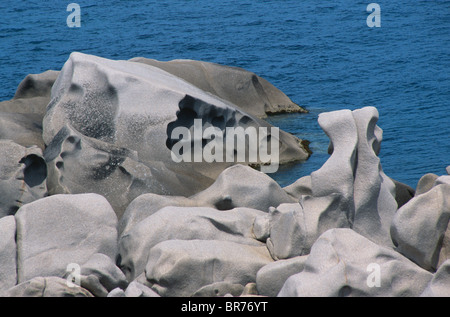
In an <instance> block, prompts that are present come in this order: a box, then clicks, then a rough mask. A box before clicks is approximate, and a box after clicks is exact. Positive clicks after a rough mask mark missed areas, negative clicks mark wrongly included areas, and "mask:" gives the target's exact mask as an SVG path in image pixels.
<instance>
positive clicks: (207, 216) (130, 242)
mask: <svg viewBox="0 0 450 317" xmlns="http://www.w3.org/2000/svg"><path fill="white" fill-rule="evenodd" d="M263 213H264V212H262V211H259V210H256V209H249V208H236V209H233V210H227V211H222V210H217V209H214V208H210V207H164V208H162V209H160V210H159V211H158V212H156V213H154V214H152V215H151V216H148V217H147V218H145V219H144V220H142V221H140V222H139V223H138V224H136V225H134V226H133V227H132V228H131V229H130V230H129V231H127V232H126V233H124V234H122V235H121V237H120V240H119V259H120V261H119V265H120V268H121V269H122V271H124V272H125V274H126V276H127V278H128V280H129V281H132V280H133V279H134V278H135V277H136V276H138V275H139V274H141V273H142V272H144V269H145V265H146V263H147V257H148V254H149V251H150V250H151V248H152V247H154V246H155V245H156V244H158V243H160V242H163V241H166V240H179V241H180V240H220V241H230V242H236V243H240V244H246V245H254V246H263V245H264V244H263V243H262V242H259V241H258V240H256V239H255V238H254V235H253V230H252V229H253V222H254V220H255V218H256V217H257V216H260V215H261V214H263Z"/></svg>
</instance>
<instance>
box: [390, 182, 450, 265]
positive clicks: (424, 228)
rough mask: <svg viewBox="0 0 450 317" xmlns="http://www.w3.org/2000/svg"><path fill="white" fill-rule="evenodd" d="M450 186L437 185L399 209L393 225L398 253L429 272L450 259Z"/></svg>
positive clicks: (394, 240)
mask: <svg viewBox="0 0 450 317" xmlns="http://www.w3.org/2000/svg"><path fill="white" fill-rule="evenodd" d="M449 220H450V185H448V184H442V185H437V186H434V187H433V188H431V189H430V190H428V191H427V192H425V193H423V194H420V195H419V196H416V197H414V198H413V199H412V200H411V201H410V202H408V203H407V204H406V205H404V206H403V207H402V208H400V209H399V210H398V211H397V213H396V214H395V217H394V219H393V222H392V227H391V236H392V240H393V242H394V243H395V245H396V247H397V248H396V249H397V250H398V251H399V252H400V253H402V254H403V255H405V256H406V257H408V258H410V259H411V260H412V261H414V262H416V263H417V264H418V265H420V266H421V267H423V268H424V269H426V270H430V271H434V270H436V269H437V268H438V266H439V264H441V263H443V262H444V261H446V260H447V259H450V245H449V244H448V243H449V242H450V239H449V236H450V233H448V231H449V229H448V224H449Z"/></svg>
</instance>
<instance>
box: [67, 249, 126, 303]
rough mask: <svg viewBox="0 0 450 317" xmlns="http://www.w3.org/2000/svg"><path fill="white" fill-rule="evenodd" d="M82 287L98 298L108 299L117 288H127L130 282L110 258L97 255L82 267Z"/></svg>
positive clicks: (100, 254)
mask: <svg viewBox="0 0 450 317" xmlns="http://www.w3.org/2000/svg"><path fill="white" fill-rule="evenodd" d="M65 277H66V278H67V274H66V276H65ZM80 286H81V287H83V288H84V289H87V290H88V291H90V292H91V293H92V294H93V295H94V296H96V297H106V296H107V295H108V293H109V292H110V291H112V290H113V289H115V288H117V287H118V288H121V289H125V288H127V286H128V282H127V280H126V277H125V275H124V274H123V272H122V271H121V270H120V269H119V268H118V267H117V266H116V265H115V264H114V262H113V260H112V259H111V258H110V257H109V256H107V255H105V254H102V253H95V254H93V255H92V256H91V257H90V258H89V260H87V262H85V263H83V264H82V265H81V266H80Z"/></svg>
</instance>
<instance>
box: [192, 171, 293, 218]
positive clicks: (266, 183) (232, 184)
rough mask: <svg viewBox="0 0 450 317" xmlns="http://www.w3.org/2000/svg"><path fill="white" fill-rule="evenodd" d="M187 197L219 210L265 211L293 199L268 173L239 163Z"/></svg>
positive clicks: (291, 201)
mask: <svg viewBox="0 0 450 317" xmlns="http://www.w3.org/2000/svg"><path fill="white" fill-rule="evenodd" d="M190 199H192V200H194V201H197V202H199V203H200V204H202V205H209V206H214V207H215V208H217V209H221V210H226V209H232V208H235V207H247V208H253V209H258V210H262V211H265V212H268V211H269V208H270V207H276V206H278V205H280V204H283V203H293V202H295V199H294V198H293V197H291V196H289V195H288V194H287V193H286V192H285V191H284V190H283V189H282V188H281V187H280V185H279V184H278V183H277V182H275V181H274V180H273V179H272V178H271V177H269V176H268V175H266V174H264V173H262V172H260V171H257V170H255V169H253V168H251V167H248V166H244V165H241V164H236V165H234V166H231V167H229V168H227V169H225V170H224V171H223V172H222V173H221V174H220V175H219V176H218V177H217V179H216V181H215V182H214V183H213V184H212V185H211V186H209V187H208V188H206V189H205V190H203V191H201V192H199V193H198V194H196V195H193V196H191V197H190Z"/></svg>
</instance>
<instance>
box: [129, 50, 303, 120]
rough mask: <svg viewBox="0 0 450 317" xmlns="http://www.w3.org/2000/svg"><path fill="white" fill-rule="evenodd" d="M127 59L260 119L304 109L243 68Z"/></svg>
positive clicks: (203, 63)
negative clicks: (174, 78)
mask: <svg viewBox="0 0 450 317" xmlns="http://www.w3.org/2000/svg"><path fill="white" fill-rule="evenodd" d="M130 61H132V62H139V63H144V64H147V65H152V66H155V67H158V68H161V69H163V70H165V71H166V72H168V73H171V74H173V75H175V76H177V77H180V78H182V79H184V80H186V81H187V82H189V83H191V84H193V85H194V86H196V87H198V88H200V89H202V90H204V91H207V92H209V93H211V94H213V95H216V96H218V97H220V98H222V99H225V100H227V101H229V102H231V103H233V104H235V105H237V106H239V107H240V108H241V109H243V110H244V111H246V112H248V113H250V114H252V115H254V116H257V117H260V118H263V117H266V116H267V114H274V113H284V112H307V111H306V110H305V109H304V108H301V107H300V106H298V105H297V104H295V103H294V102H293V101H292V100H290V99H289V97H287V96H286V95H285V94H284V93H283V92H282V91H280V90H279V89H278V88H276V87H274V86H273V85H272V84H271V83H269V82H268V81H267V80H265V79H264V78H261V77H260V76H258V75H256V74H254V73H252V72H249V71H247V70H245V69H242V68H238V67H230V66H224V65H219V64H215V63H209V62H202V61H194V60H180V59H178V60H172V61H167V62H162V61H157V60H154V59H149V58H143V57H135V58H132V59H131V60H130ZM224 78H226V80H224Z"/></svg>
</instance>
